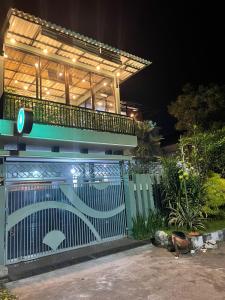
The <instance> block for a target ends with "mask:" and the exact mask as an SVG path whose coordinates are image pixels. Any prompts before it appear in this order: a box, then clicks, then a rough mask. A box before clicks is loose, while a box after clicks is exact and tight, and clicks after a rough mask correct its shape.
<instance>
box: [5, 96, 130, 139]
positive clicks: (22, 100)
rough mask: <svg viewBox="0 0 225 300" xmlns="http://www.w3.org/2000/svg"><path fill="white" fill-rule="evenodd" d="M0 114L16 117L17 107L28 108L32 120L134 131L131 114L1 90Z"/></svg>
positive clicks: (104, 129) (81, 126) (127, 132)
mask: <svg viewBox="0 0 225 300" xmlns="http://www.w3.org/2000/svg"><path fill="white" fill-rule="evenodd" d="M2 100H3V101H1V105H2V109H1V117H2V118H3V119H7V120H16V119H17V113H18V110H19V108H20V107H25V108H29V109H32V111H33V114H34V122H35V123H41V124H48V125H53V126H63V127H71V128H80V129H89V130H96V131H104V132H112V133H119V134H127V135H135V123H134V120H133V119H132V118H129V117H126V116H122V115H118V114H114V113H109V112H102V111H93V110H91V109H87V108H83V107H77V106H73V105H66V104H62V103H58V102H53V101H47V100H40V99H35V98H30V97H26V96H21V95H17V94H11V93H4V95H3V99H2Z"/></svg>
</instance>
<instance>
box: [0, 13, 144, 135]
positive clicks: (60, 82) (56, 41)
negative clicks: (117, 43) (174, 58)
mask: <svg viewBox="0 0 225 300" xmlns="http://www.w3.org/2000/svg"><path fill="white" fill-rule="evenodd" d="M1 41H2V42H1V45H0V46H1V49H2V54H3V55H2V56H1V57H0V96H1V118H3V119H10V120H15V119H16V117H17V111H18V109H19V107H21V106H24V107H27V108H31V109H32V110H33V113H34V121H35V122H36V123H44V124H51V125H59V126H66V127H74V128H82V129H83V128H85V129H91V130H98V131H106V132H114V133H122V134H128V135H133V134H134V118H133V116H132V114H130V113H129V115H128V116H127V115H124V111H122V112H121V101H120V84H121V83H123V82H124V81H125V80H127V79H128V78H130V77H131V76H133V75H134V74H136V73H137V72H139V71H140V70H142V69H143V68H145V67H146V66H148V65H149V64H150V62H149V61H147V60H144V59H141V58H139V57H137V56H134V55H131V54H129V53H126V52H124V51H121V50H118V49H115V48H113V47H110V46H108V45H105V44H103V43H101V42H98V41H96V40H93V39H91V38H88V37H85V36H83V35H80V34H78V33H76V32H73V31H71V30H66V29H65V28H62V27H60V26H57V25H55V24H52V23H49V22H47V21H44V20H42V19H40V18H37V17H34V16H32V15H30V14H27V13H23V12H21V11H18V10H16V9H11V10H10V11H9V12H8V15H7V18H6V21H5V24H4V26H3V30H2V34H1Z"/></svg>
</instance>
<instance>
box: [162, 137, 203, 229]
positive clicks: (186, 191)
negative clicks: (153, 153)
mask: <svg viewBox="0 0 225 300" xmlns="http://www.w3.org/2000/svg"><path fill="white" fill-rule="evenodd" d="M162 164H163V177H162V185H163V191H164V196H165V202H166V205H167V207H168V210H169V213H168V218H169V224H170V225H171V224H174V225H176V226H178V227H186V228H187V229H197V228H203V227H204V226H203V223H202V205H203V204H204V193H205V190H204V181H203V179H202V178H201V176H200V175H199V173H198V171H197V170H196V169H195V168H194V167H193V166H192V165H191V164H190V163H189V162H188V161H187V160H186V157H185V153H184V148H183V145H182V144H181V143H180V153H179V155H178V156H177V157H170V158H164V159H163V160H162Z"/></svg>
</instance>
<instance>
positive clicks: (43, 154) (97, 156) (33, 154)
mask: <svg viewBox="0 0 225 300" xmlns="http://www.w3.org/2000/svg"><path fill="white" fill-rule="evenodd" d="M18 157H24V158H25V157H27V158H47V159H54V158H65V159H69V160H70V159H88V160H126V161H129V160H132V157H131V156H128V155H105V154H101V153H93V154H91V153H90V154H85V153H78V152H77V153H76V152H50V151H49V152H47V151H19V152H18Z"/></svg>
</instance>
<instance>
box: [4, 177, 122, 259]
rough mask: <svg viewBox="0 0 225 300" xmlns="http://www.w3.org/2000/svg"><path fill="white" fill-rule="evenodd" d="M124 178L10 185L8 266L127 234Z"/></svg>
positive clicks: (7, 243)
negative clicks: (119, 179) (73, 183)
mask: <svg viewBox="0 0 225 300" xmlns="http://www.w3.org/2000/svg"><path fill="white" fill-rule="evenodd" d="M126 233H127V232H126V215H125V204H124V191H123V183H122V182H121V181H112V182H102V183H82V184H80V185H79V186H74V185H72V184H41V183H40V184H17V185H9V186H7V187H6V250H5V256H6V258H5V261H6V263H7V264H10V263H16V262H19V261H23V260H29V259H34V258H38V257H41V256H45V255H50V254H54V253H58V252H62V251H66V250H70V249H75V248H79V247H83V246H87V245H92V244H96V243H100V242H103V241H109V240H113V239H118V238H121V237H123V236H125V235H126Z"/></svg>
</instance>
